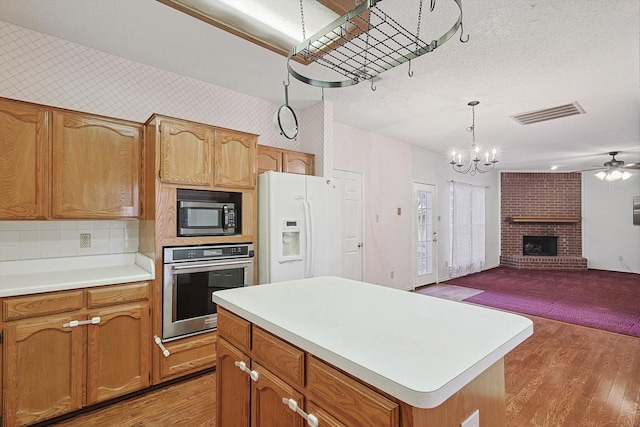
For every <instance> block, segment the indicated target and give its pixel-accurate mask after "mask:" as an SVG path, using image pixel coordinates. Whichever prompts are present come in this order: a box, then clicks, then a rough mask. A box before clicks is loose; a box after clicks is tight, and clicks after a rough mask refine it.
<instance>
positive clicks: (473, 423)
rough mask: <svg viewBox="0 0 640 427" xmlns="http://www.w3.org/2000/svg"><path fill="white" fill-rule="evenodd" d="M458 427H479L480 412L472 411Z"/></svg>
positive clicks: (477, 410)
mask: <svg viewBox="0 0 640 427" xmlns="http://www.w3.org/2000/svg"><path fill="white" fill-rule="evenodd" d="M460 427H480V410H479V409H476V410H475V411H473V413H472V414H471V415H469V416H468V417H467V418H466V419H465V420H464V421H463V422H461V423H460Z"/></svg>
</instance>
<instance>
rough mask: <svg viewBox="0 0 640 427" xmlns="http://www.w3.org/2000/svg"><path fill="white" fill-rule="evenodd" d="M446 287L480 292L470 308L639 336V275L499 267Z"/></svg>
mask: <svg viewBox="0 0 640 427" xmlns="http://www.w3.org/2000/svg"><path fill="white" fill-rule="evenodd" d="M445 283H446V284H452V285H458V286H464V287H467V288H474V289H482V290H484V292H482V293H480V294H477V295H474V296H472V297H470V298H467V299H465V301H467V302H471V303H474V304H480V305H486V306H489V307H494V308H500V309H503V310H509V311H514V312H517V313H522V314H530V315H533V316H539V317H544V318H547V319H553V320H559V321H562V322H567V323H573V324H575V325H582V326H588V327H592V328H596V329H602V330H605V331H611V332H616V333H619V334H625V335H631V336H635V337H640V274H634V273H620V272H615V271H604V270H586V271H546V270H545V271H540V270H518V269H513V268H505V267H498V268H493V269H490V270H487V271H483V272H481V273H476V274H470V275H468V276H464V277H459V278H456V279H451V280H449V281H447V282H445Z"/></svg>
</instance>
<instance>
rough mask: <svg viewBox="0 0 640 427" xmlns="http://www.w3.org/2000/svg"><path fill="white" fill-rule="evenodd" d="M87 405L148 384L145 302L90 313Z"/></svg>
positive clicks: (147, 313)
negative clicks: (91, 320)
mask: <svg viewBox="0 0 640 427" xmlns="http://www.w3.org/2000/svg"><path fill="white" fill-rule="evenodd" d="M88 317H89V319H92V318H96V317H99V318H100V323H98V324H90V325H88V326H87V337H88V350H87V354H88V368H87V404H88V405H91V404H94V403H97V402H101V401H103V400H107V399H111V398H113V397H116V396H120V395H123V394H126V393H130V392H132V391H136V390H140V389H142V388H145V387H147V386H149V376H150V373H151V366H150V365H151V363H150V362H151V354H150V345H151V335H150V316H149V306H148V304H147V303H146V302H143V303H138V304H130V305H121V306H115V307H106V308H103V309H99V310H93V311H90V312H89V316H88Z"/></svg>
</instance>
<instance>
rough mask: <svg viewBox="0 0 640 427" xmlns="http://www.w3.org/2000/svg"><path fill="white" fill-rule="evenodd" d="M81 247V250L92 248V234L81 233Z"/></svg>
mask: <svg viewBox="0 0 640 427" xmlns="http://www.w3.org/2000/svg"><path fill="white" fill-rule="evenodd" d="M80 247H81V248H90V247H91V233H80Z"/></svg>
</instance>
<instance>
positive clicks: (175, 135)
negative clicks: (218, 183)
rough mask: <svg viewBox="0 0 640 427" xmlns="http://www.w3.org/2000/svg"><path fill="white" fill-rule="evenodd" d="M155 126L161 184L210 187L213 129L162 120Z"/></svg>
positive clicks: (178, 121) (211, 182)
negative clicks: (156, 128)
mask: <svg viewBox="0 0 640 427" xmlns="http://www.w3.org/2000/svg"><path fill="white" fill-rule="evenodd" d="M158 126H159V131H160V180H161V182H164V183H171V184H185V185H201V186H211V185H212V184H213V175H212V173H211V169H212V166H213V138H214V131H213V129H211V128H210V127H207V126H204V125H199V124H197V123H192V122H186V121H181V120H173V119H172V120H168V119H161V120H160V122H159V124H158Z"/></svg>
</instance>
